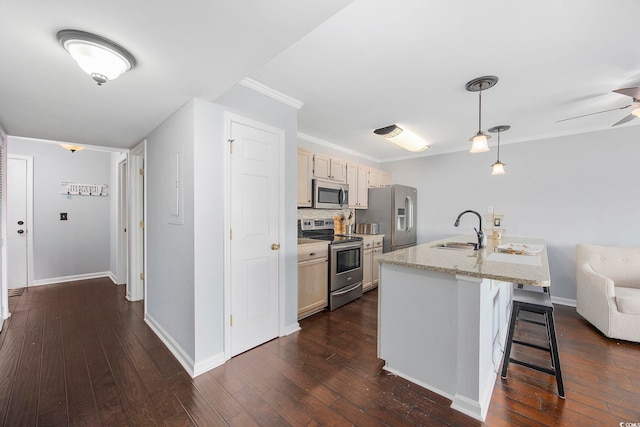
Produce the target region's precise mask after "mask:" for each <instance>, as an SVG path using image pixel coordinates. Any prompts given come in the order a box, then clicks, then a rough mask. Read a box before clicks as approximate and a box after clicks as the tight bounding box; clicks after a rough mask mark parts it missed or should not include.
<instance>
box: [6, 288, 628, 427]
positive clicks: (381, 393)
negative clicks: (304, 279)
mask: <svg viewBox="0 0 640 427" xmlns="http://www.w3.org/2000/svg"><path fill="white" fill-rule="evenodd" d="M376 304H377V291H375V290H374V291H371V292H369V293H367V294H366V295H365V296H364V297H363V298H361V299H360V300H358V301H356V302H354V303H352V304H349V305H348V306H345V307H344V308H341V309H339V310H337V311H335V312H332V313H320V314H318V315H315V316H312V317H311V318H308V319H305V320H302V321H301V326H302V328H303V329H302V331H300V332H297V333H294V334H292V335H290V336H288V337H284V338H279V339H276V340H273V341H271V342H268V343H266V344H264V345H262V346H260V347H258V348H255V349H253V350H250V351H248V352H246V353H244V354H241V355H239V356H237V357H235V358H233V359H231V360H230V361H228V362H227V363H226V364H225V365H223V366H221V367H219V368H216V369H214V370H212V371H210V372H208V373H206V374H203V375H201V376H199V377H197V378H194V379H192V378H190V377H189V375H187V374H186V372H185V371H184V370H183V369H182V367H181V366H180V365H179V363H178V362H177V361H176V360H175V359H174V358H173V356H172V355H171V354H170V353H169V351H168V350H167V349H166V348H165V347H164V346H163V344H162V343H161V342H160V340H159V339H158V338H157V337H156V336H155V335H154V334H153V332H152V331H151V330H150V329H149V328H148V327H147V326H146V324H145V323H144V321H143V320H142V313H143V306H142V303H140V302H135V303H128V302H127V301H126V300H125V299H124V289H123V287H122V286H115V285H113V284H112V283H111V281H110V280H108V279H97V280H86V281H78V282H71V283H67V284H60V285H50V286H42V287H35V288H30V289H27V290H26V291H25V292H24V293H23V294H22V296H16V297H11V298H9V305H10V310H11V312H12V313H13V315H12V317H11V318H9V319H8V320H7V321H5V326H4V330H3V331H2V333H1V334H0V420H1V422H2V424H3V425H6V426H33V425H39V426H63V425H86V426H97V425H105V426H111V425H149V426H158V425H168V426H188V425H198V426H210V425H212V426H217V425H231V426H254V425H265V426H272V425H292V426H307V425H308V426H315V425H345V426H348V425H360V426H373V425H388V426H403V425H408V426H413V425H427V426H441V425H442V426H445V425H449V426H480V425H490V426H514V425H517V426H542V425H547V426H557V425H567V426H594V425H605V426H619V425H620V423H634V422H635V423H640V345H639V344H633V343H628V342H620V341H616V340H609V339H607V338H605V337H603V336H602V335H601V334H600V333H599V332H597V331H596V330H595V329H594V328H592V327H591V326H590V325H589V324H588V323H586V322H585V321H584V320H583V319H582V318H580V317H579V316H578V315H577V314H576V312H575V309H572V308H567V307H557V310H556V316H557V318H556V327H557V330H558V335H559V346H560V354H561V363H562V370H563V374H564V377H565V389H566V393H567V398H566V400H563V399H560V398H559V397H558V396H557V395H556V384H555V380H554V379H553V377H551V376H549V375H546V374H542V373H539V372H536V371H531V370H528V369H526V368H524V367H521V366H517V365H513V364H512V365H510V367H509V377H508V379H507V380H501V379H500V378H498V380H497V382H496V387H495V390H494V393H493V398H492V400H491V406H490V408H489V415H488V417H487V421H486V423H480V422H478V421H476V420H473V419H471V418H469V417H467V416H465V415H462V414H460V413H458V412H456V411H454V410H452V409H450V408H449V404H450V402H449V401H448V400H447V399H445V398H443V397H440V396H438V395H436V394H434V393H431V392H429V391H427V390H425V389H423V388H421V387H419V386H416V385H414V384H412V383H410V382H408V381H406V380H403V379H402V378H399V377H396V376H394V375H391V374H389V373H387V372H385V371H383V370H382V365H383V363H382V361H381V360H379V359H378V358H377V357H376V328H377V305H376ZM533 327H534V325H532V326H531V327H527V326H523V328H522V329H521V331H520V333H521V334H527V335H531V334H532V331H533V330H532V329H531V328H533ZM415 339H419V337H415ZM514 351H515V352H517V351H518V350H517V348H516V347H515V346H514ZM521 356H522V355H521ZM527 356H528V357H531V358H537V357H538V355H536V354H533V353H530V352H529V353H527Z"/></svg>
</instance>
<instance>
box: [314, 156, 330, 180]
mask: <svg viewBox="0 0 640 427" xmlns="http://www.w3.org/2000/svg"><path fill="white" fill-rule="evenodd" d="M313 177H314V178H320V179H330V178H331V159H330V158H329V157H327V156H323V155H322V154H314V155H313Z"/></svg>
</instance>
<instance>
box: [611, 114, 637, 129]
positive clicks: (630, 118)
mask: <svg viewBox="0 0 640 427" xmlns="http://www.w3.org/2000/svg"><path fill="white" fill-rule="evenodd" d="M635 118H636V116H634V115H633V114H629V115H628V116H626V117H623V118H622V119H620V120H618V121H617V122H615V123H614V124H612V125H611V127H613V126H618V125H621V124H623V123H627V122H629V121H631V120H633V119H635Z"/></svg>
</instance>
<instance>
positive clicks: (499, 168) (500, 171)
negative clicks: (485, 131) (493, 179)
mask: <svg viewBox="0 0 640 427" xmlns="http://www.w3.org/2000/svg"><path fill="white" fill-rule="evenodd" d="M509 129H511V126H509V125H499V126H494V127H492V128H489V132H491V133H496V132H497V133H498V157H497V158H496V162H495V163H494V164H492V165H491V168H492V170H491V175H504V174H505V170H504V167H505V164H504V163H502V162H501V161H500V132H504V131H506V130H509Z"/></svg>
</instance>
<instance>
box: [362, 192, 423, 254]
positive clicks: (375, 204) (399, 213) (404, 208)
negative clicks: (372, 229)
mask: <svg viewBox="0 0 640 427" xmlns="http://www.w3.org/2000/svg"><path fill="white" fill-rule="evenodd" d="M417 203H418V190H416V189H415V188H413V187H407V186H406V185H388V186H386V187H381V188H370V189H369V202H368V208H367V209H364V210H358V211H356V221H357V222H358V223H378V224H380V233H381V234H384V241H383V245H382V251H383V252H390V251H395V250H397V249H403V248H408V247H410V246H415V244H416V207H417Z"/></svg>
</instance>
